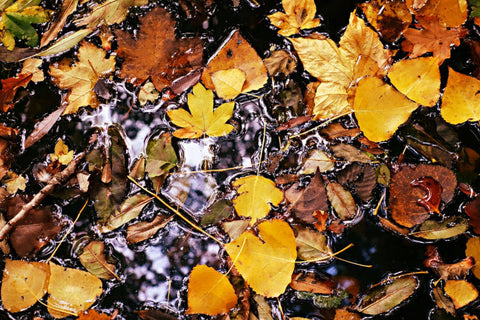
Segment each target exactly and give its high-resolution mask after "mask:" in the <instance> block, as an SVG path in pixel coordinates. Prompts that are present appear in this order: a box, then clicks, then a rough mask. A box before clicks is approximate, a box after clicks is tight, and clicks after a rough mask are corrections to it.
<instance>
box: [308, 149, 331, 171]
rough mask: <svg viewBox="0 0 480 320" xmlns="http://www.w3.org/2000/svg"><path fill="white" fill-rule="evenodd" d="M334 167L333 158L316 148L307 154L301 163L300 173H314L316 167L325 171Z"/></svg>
mask: <svg viewBox="0 0 480 320" xmlns="http://www.w3.org/2000/svg"><path fill="white" fill-rule="evenodd" d="M334 167H335V159H333V158H332V157H330V156H328V155H327V154H326V153H325V152H323V151H322V150H319V149H316V150H313V151H312V152H310V153H309V154H308V158H307V159H306V160H305V163H304V164H303V167H302V170H301V171H300V174H310V173H315V172H316V171H317V169H318V170H319V171H320V172H327V171H329V170H331V169H333V168H334Z"/></svg>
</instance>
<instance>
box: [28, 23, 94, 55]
mask: <svg viewBox="0 0 480 320" xmlns="http://www.w3.org/2000/svg"><path fill="white" fill-rule="evenodd" d="M92 31H93V29H82V30H78V31H75V32H72V33H69V34H66V35H64V36H63V37H61V38H59V39H58V40H57V41H55V42H54V43H53V44H52V45H51V46H49V47H48V48H46V49H43V50H42V51H40V52H38V53H35V56H39V57H47V56H51V55H55V54H59V53H62V52H65V51H67V50H70V49H72V48H73V47H74V46H76V45H77V44H78V43H79V42H80V41H82V40H83V39H85V37H86V36H88V35H89V34H90V33H92Z"/></svg>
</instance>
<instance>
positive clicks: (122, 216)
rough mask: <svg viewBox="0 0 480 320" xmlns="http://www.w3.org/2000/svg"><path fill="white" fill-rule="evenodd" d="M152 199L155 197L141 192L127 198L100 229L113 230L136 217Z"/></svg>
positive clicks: (103, 230) (104, 230)
mask: <svg viewBox="0 0 480 320" xmlns="http://www.w3.org/2000/svg"><path fill="white" fill-rule="evenodd" d="M152 200H153V197H150V196H148V195H145V194H141V193H140V194H136V195H133V196H131V197H129V198H127V199H125V201H123V203H122V205H121V206H120V210H115V212H114V213H112V214H111V215H109V216H108V219H107V221H106V222H105V224H104V225H102V226H101V227H100V231H101V232H109V231H113V230H115V229H117V228H119V227H121V226H123V225H124V224H125V223H127V222H129V221H130V220H133V219H135V218H136V217H138V215H139V214H140V213H141V212H142V210H143V208H144V207H145V206H146V205H147V204H149V203H150V202H152Z"/></svg>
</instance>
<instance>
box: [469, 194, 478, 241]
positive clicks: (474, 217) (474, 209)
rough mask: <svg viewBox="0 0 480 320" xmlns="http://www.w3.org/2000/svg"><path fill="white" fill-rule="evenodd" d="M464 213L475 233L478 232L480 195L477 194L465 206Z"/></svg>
mask: <svg viewBox="0 0 480 320" xmlns="http://www.w3.org/2000/svg"><path fill="white" fill-rule="evenodd" d="M465 213H466V214H467V216H468V217H469V219H468V223H469V224H470V226H471V227H472V229H473V231H475V233H476V234H480V197H479V196H477V197H476V198H475V199H474V200H473V201H470V202H469V203H467V205H466V206H465Z"/></svg>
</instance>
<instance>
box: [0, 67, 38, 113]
mask: <svg viewBox="0 0 480 320" xmlns="http://www.w3.org/2000/svg"><path fill="white" fill-rule="evenodd" d="M32 77H33V75H32V74H20V75H19V76H18V77H15V78H8V79H2V80H1V82H2V91H0V110H2V111H3V112H7V111H8V110H10V109H12V108H13V106H14V105H15V103H14V102H13V99H14V98H15V93H17V90H18V89H19V88H20V87H23V86H26V85H27V84H28V83H29V82H30V80H32Z"/></svg>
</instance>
